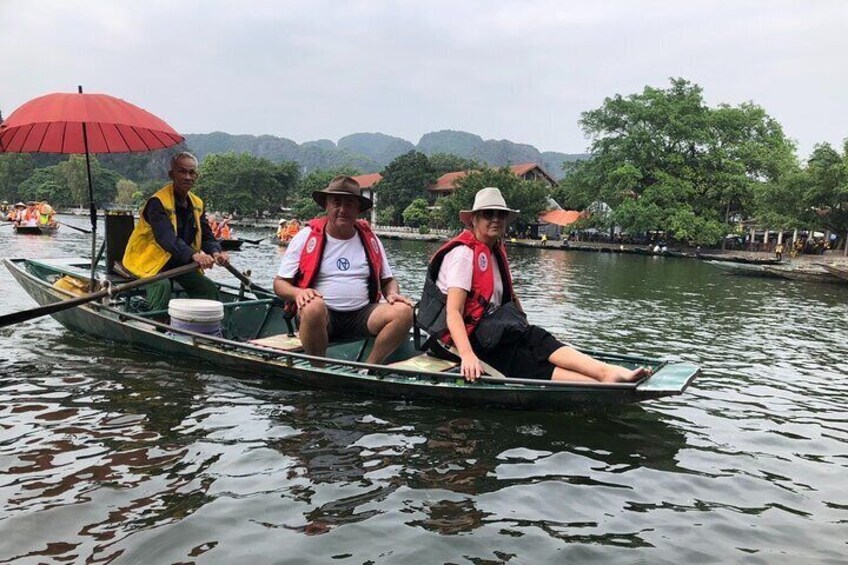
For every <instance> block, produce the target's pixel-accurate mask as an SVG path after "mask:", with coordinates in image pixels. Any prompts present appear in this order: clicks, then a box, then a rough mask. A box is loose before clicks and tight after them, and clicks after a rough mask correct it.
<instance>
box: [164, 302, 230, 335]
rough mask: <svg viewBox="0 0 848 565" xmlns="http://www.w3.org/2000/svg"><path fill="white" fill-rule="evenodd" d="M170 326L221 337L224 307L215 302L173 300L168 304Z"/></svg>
mask: <svg viewBox="0 0 848 565" xmlns="http://www.w3.org/2000/svg"><path fill="white" fill-rule="evenodd" d="M168 315H169V316H170V317H171V326H173V327H175V328H177V329H181V330H188V331H192V332H197V333H201V334H206V335H214V336H218V337H221V335H222V334H221V320H223V319H224V305H223V304H221V303H220V302H218V301H217V300H203V299H199V298H175V299H173V300H171V301H170V302H168Z"/></svg>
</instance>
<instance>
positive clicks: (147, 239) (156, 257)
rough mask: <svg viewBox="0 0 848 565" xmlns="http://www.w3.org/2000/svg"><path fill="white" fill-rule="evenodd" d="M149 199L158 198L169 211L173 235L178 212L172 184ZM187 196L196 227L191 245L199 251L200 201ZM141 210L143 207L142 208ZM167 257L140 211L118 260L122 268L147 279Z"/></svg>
mask: <svg viewBox="0 0 848 565" xmlns="http://www.w3.org/2000/svg"><path fill="white" fill-rule="evenodd" d="M150 198H158V199H159V201H160V202H161V203H162V206H163V207H164V208H165V212H167V213H168V217H169V218H170V219H171V225H172V226H173V227H174V233H175V234H176V233H177V214H176V203H175V202H174V185H173V183H168V184H166V185H165V186H163V187H162V188H161V189H160V190H159V192H157V193H156V194H154V195H153V196H151V197H150ZM188 198H189V202H190V203H191V206H192V211H193V212H194V225H195V227H196V228H197V231H196V233H195V236H194V242H193V243H192V245H191V247H192V249H194V250H195V251H200V241H201V239H202V237H203V232H202V230H201V226H200V215H201V214H202V213H203V200H201V199H200V197H198V196H196V195H195V194H192V193H191V192H189V193H188ZM149 201H150V200H149V199H148V202H149ZM145 206H147V203H145ZM143 211H144V207H142V212H143ZM170 258H171V254H170V253H168V252H167V251H165V250H164V249H162V248H161V247H160V246H159V244H158V243H156V238H155V237H153V228H152V227H151V226H150V224H148V223H147V220H145V219H144V214H143V213H142V214H140V215H139V218H138V223H137V224H136V226H135V229H134V230H133V232H132V235H131V236H130V240H129V241H128V242H127V249H126V251H124V258H123V260H122V261H121V262H122V263H123V264H124V267H126V269H127V270H128V271H129V272H131V273H132V274H134V275H135V276H137V277H139V278H147V277H152V276H153V275H155V274H157V273H158V272H159V271H161V270H162V267H164V266H165V263H167V262H168V259H170Z"/></svg>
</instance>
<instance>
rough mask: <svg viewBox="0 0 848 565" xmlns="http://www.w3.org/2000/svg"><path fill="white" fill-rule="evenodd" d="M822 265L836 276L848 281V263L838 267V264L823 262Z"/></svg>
mask: <svg viewBox="0 0 848 565" xmlns="http://www.w3.org/2000/svg"><path fill="white" fill-rule="evenodd" d="M821 267H822V268H823V269H824V270H825V271H827V272H828V273H830V274H831V275H833V276H835V277H839V278H840V279H842V280H844V281H848V265H846V266H841V267H838V266H836V265H825V264H823V263H822V264H821Z"/></svg>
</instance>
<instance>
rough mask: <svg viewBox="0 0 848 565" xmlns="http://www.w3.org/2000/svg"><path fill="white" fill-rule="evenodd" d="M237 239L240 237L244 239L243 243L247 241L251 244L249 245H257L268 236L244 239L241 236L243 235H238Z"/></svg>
mask: <svg viewBox="0 0 848 565" xmlns="http://www.w3.org/2000/svg"><path fill="white" fill-rule="evenodd" d="M239 239H241V240H242V241H244V242H245V243H249V244H251V245H259V244H260V243H261V242H263V241H265V240H266V239H268V238H267V237H263V238H262V239H245V238H243V237H240V238H239Z"/></svg>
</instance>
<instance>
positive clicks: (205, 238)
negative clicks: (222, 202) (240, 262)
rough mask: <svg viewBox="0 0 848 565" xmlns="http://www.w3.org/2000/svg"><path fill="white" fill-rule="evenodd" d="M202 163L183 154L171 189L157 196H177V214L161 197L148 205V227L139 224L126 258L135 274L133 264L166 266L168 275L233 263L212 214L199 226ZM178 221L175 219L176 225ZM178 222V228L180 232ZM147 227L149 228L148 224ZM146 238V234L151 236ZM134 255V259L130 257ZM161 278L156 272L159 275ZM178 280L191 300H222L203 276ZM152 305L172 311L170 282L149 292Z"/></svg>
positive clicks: (201, 218)
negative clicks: (194, 191) (216, 231)
mask: <svg viewBox="0 0 848 565" xmlns="http://www.w3.org/2000/svg"><path fill="white" fill-rule="evenodd" d="M197 175H198V173H197V158H196V157H195V156H194V155H192V154H191V153H188V152H182V153H178V154H176V155H174V156H173V157H172V158H171V169H170V170H169V171H168V177H169V178H170V179H171V181H172V182H171V186H172V188H171V189H170V190H168V189H169V186H168V185H166V186H165V187H163V188H162V189H161V190H160V191H159V192H158V193H157V194H162V195H163V196H162V197H163V198H165V199H166V200H168V199H170V194H172V195H173V202H172V203H170V205H172V206H174V209H173V212H172V213H169V212H168V210H166V208H165V205H164V203H163V201H162V200H160V199H159V198H158V197H157V196H156V195H154V196H152V197H151V198H150V199H148V200H147V202H146V203H145V205H144V207H143V209H142V211H141V215H142V217H143V219H144V222H141V221H139V222H138V224H136V227H135V230H134V231H133V234H132V236H130V242H129V243H128V245H127V250H126V252H125V254H124V259H123V262H124V266H125V267H126V268H127V269H128V270H130V271H131V272H133V269H132V268H130V265H134V266H136V270H138V269H139V268H150V264H149V263H152V264H157V265H158V264H159V263H161V262H164V265H163V266H162V267H161V268H159V269H158V270H157V272H161V271H168V270H170V269H174V268H176V267H179V266H182V265H187V264H189V263H191V262H192V261H194V262H195V263H197V264H198V265H199V266H200V268H201V269H203V270H206V269H211V268H212V267H214V266H215V264H218V265H226V264H228V263H229V256H228V255H227V253H225V252H224V251H222V250H221V244H219V243H218V242H217V241H216V240H215V237H214V235H213V233H212V230H211V229H210V227H209V223H208V220H207V219H206V213H205V211H204V210H202V209H201V210H199V211H198V212H199V214H200V216H199V221H196V220H195V209H194V205H193V203H192V200H193V199H196V198H197V197H194V196H193V197H192V198H190V197H189V192H190V191H191V189H192V188H194V183H195V182H196V181H197ZM172 216H174V218H173V221H172ZM174 223H176V228H175V227H174ZM143 224H144V225H143ZM198 229H199V230H200V237H199V249H196V248H195V246H196V245H197V242H198V237H197V230H198ZM150 231H152V237H150V236H149V235H147V236H144V237H143V238H141V237H140V236H141V235H142V234H143V233H146V234H150ZM137 236H139V237H140V241H146V242H148V245H149V246H153V247H154V248H153V249H148V248H146V247H144V246H142V247H138V246H135V245H133V242H134V240H135V238H136V237H137ZM128 255H130V256H129V257H128ZM133 274H135V275H136V276H151V275H150V274H149V273H141V272H133ZM154 274H155V273H154ZM174 280H175V281H177V282H178V283H180V286H182V287H183V288H184V289H185V291H186V292H187V293H188V295H189V296H190V297H191V298H205V299H209V300H218V298H219V297H218V289H217V287H216V286H215V283H213V282H212V281H211V280H210V279H209V278H207V277H206V276H204V275H202V274H201V273H199V272H196V271H192V272H191V273H186V274H184V275H180V276H178V277H174ZM146 288H147V301H148V304H149V306H150V309H151V310H163V309H166V308H167V307H168V301H169V300H170V298H171V283H170V281H169V280H167V279H166V280H161V281H158V282H155V283H153V284H150V285H148V286H147V287H146Z"/></svg>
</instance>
